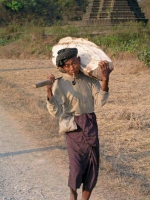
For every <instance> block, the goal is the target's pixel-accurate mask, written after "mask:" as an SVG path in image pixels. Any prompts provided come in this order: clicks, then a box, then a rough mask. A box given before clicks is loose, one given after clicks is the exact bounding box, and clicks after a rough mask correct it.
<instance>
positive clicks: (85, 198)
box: [81, 190, 92, 200]
mask: <svg viewBox="0 0 150 200" xmlns="http://www.w3.org/2000/svg"><path fill="white" fill-rule="evenodd" d="M91 193H92V191H88V190H84V191H83V192H82V199H81V200H89V199H90V196H91Z"/></svg>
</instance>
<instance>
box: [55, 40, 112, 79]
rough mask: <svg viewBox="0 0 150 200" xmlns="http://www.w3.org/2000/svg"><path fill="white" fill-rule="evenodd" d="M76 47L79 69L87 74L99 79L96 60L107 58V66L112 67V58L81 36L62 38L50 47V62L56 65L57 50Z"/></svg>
mask: <svg viewBox="0 0 150 200" xmlns="http://www.w3.org/2000/svg"><path fill="white" fill-rule="evenodd" d="M74 47H75V48H77V49H78V56H79V57H80V59H81V64H80V69H81V71H83V72H84V73H85V74H87V75H88V76H91V77H94V78H96V79H99V80H101V77H100V73H99V68H98V62H99V61H101V60H107V61H108V62H109V68H110V69H113V68H114V66H113V63H112V60H111V59H110V58H109V57H108V56H107V55H106V54H105V53H104V51H102V50H101V49H100V48H99V47H98V46H97V45H96V44H94V43H93V42H90V41H88V40H86V39H83V38H72V37H65V38H62V39H61V40H60V41H59V42H58V44H56V45H55V46H54V47H53V48H52V62H53V64H54V65H55V66H56V57H57V52H58V51H59V50H60V49H63V48H74Z"/></svg>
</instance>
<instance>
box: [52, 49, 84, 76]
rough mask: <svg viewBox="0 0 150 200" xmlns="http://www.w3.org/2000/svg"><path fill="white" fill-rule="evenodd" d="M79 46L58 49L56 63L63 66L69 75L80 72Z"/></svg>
mask: <svg viewBox="0 0 150 200" xmlns="http://www.w3.org/2000/svg"><path fill="white" fill-rule="evenodd" d="M77 54H78V49H77V48H65V49H61V50H59V51H58V55H57V57H56V65H57V66H58V67H62V69H63V70H65V72H66V73H67V74H69V75H73V73H74V74H75V76H76V75H77V74H78V73H79V70H80V58H79V57H77Z"/></svg>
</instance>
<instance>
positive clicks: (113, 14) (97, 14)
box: [82, 0, 148, 26]
mask: <svg viewBox="0 0 150 200" xmlns="http://www.w3.org/2000/svg"><path fill="white" fill-rule="evenodd" d="M129 21H137V22H143V23H144V24H146V23H147V22H148V19H146V18H145V14H144V13H143V12H142V11H141V8H140V6H139V4H138V2H137V0H90V2H89V5H88V6H87V9H86V13H85V14H84V15H83V18H82V22H83V25H87V26H88V25H89V26H91V25H98V24H104V25H115V24H119V23H125V22H129Z"/></svg>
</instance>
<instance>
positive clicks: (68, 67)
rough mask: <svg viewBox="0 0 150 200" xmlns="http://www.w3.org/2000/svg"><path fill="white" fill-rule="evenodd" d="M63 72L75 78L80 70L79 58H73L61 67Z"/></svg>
mask: <svg viewBox="0 0 150 200" xmlns="http://www.w3.org/2000/svg"><path fill="white" fill-rule="evenodd" d="M62 68H63V69H64V70H65V72H66V73H67V74H69V75H71V76H73V74H74V75H75V76H76V75H77V74H78V73H79V70H80V57H73V58H71V59H70V60H68V61H67V62H66V63H65V65H64V66H63V67H62Z"/></svg>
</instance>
